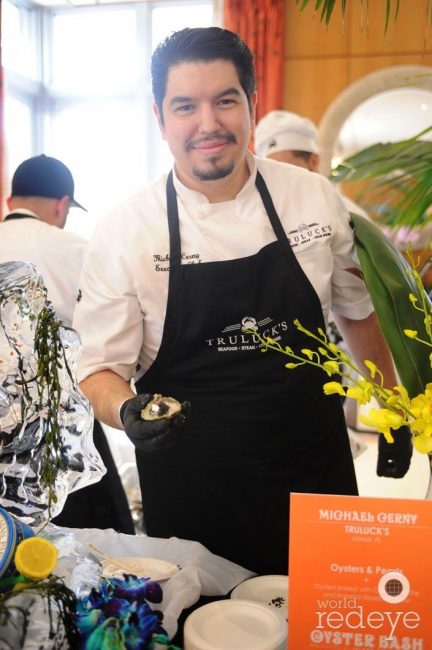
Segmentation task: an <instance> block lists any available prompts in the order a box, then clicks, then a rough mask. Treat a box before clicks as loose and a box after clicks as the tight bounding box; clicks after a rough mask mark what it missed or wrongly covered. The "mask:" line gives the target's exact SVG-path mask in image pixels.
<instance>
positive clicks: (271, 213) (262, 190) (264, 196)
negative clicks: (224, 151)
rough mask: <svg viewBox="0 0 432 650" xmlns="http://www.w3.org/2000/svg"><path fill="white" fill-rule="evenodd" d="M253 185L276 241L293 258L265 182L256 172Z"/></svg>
mask: <svg viewBox="0 0 432 650" xmlns="http://www.w3.org/2000/svg"><path fill="white" fill-rule="evenodd" d="M255 185H256V188H257V190H258V192H259V194H260V197H261V200H262V202H263V203H264V207H265V209H266V212H267V215H268V218H269V219H270V223H271V225H272V227H273V230H274V232H275V235H276V237H277V238H278V241H279V242H280V243H281V244H283V245H284V246H285V249H286V250H287V251H289V253H288V254H289V255H290V256H291V257H295V255H294V253H293V251H292V248H291V244H290V243H289V239H288V237H287V235H286V232H285V230H284V228H283V226H282V224H281V222H280V219H279V216H278V213H277V212H276V208H275V207H274V203H273V199H272V197H271V196H270V192H269V191H268V187H267V185H266V183H265V180H264V179H263V177H262V176H261V174H260V172H259V171H258V170H257V175H256V179H255Z"/></svg>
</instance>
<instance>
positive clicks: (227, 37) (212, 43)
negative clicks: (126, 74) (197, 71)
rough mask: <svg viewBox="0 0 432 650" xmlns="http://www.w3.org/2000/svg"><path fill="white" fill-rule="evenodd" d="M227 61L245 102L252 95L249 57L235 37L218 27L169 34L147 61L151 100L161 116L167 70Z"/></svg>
mask: <svg viewBox="0 0 432 650" xmlns="http://www.w3.org/2000/svg"><path fill="white" fill-rule="evenodd" d="M216 59H225V60H226V61H231V62H232V63H233V64H234V65H235V67H236V70H237V74H238V76H239V81H240V84H241V87H242V88H243V90H244V91H245V93H246V96H247V98H248V101H249V103H250V99H251V96H252V93H253V92H254V91H255V69H254V63H253V55H252V52H251V51H250V49H249V48H248V46H247V45H246V43H245V42H244V41H242V40H241V39H240V37H239V36H238V34H235V33H234V32H230V31H229V30H228V29H221V28H220V27H195V28H190V27H186V28H185V29H181V30H180V31H178V32H173V34H171V35H170V36H168V37H167V38H166V39H165V40H164V41H162V42H161V43H159V45H158V46H157V48H156V49H155V51H154V52H153V55H152V59H151V77H152V89H153V96H154V100H155V102H156V104H157V106H158V108H159V111H160V113H161V115H162V102H163V99H164V97H165V93H166V84H167V77H168V71H169V68H170V67H171V66H173V65H176V64H178V63H183V62H194V61H214V60H216Z"/></svg>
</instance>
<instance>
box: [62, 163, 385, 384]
mask: <svg viewBox="0 0 432 650" xmlns="http://www.w3.org/2000/svg"><path fill="white" fill-rule="evenodd" d="M247 160H248V165H249V168H250V171H251V175H250V177H249V179H248V181H247V182H246V184H245V185H244V186H243V188H242V189H241V191H240V192H239V194H238V195H237V197H236V199H235V200H232V201H226V202H222V203H209V201H208V199H207V198H206V197H205V196H203V195H202V194H200V193H198V192H195V191H193V190H190V189H188V188H187V187H185V186H184V185H182V183H181V182H180V181H179V179H178V178H176V177H175V175H174V184H175V188H176V191H177V194H178V209H179V220H180V236H181V246H182V263H183V264H198V263H204V262H214V261H225V260H230V259H236V258H241V257H246V256H249V255H254V254H255V253H257V252H258V251H259V250H260V249H261V248H263V247H264V246H266V245H267V244H269V243H271V242H272V241H275V239H276V236H275V234H274V232H273V229H272V226H271V224H270V221H269V218H268V216H267V214H266V211H265V209H264V205H263V203H262V201H261V199H260V196H259V193H258V191H257V190H256V187H255V177H256V170H257V167H258V169H259V171H260V173H261V174H262V176H263V177H264V180H265V182H266V184H267V187H268V189H269V191H270V194H271V196H272V199H273V202H274V205H275V208H276V211H277V213H278V215H279V218H280V220H281V222H282V225H283V226H284V228H285V231H286V233H287V236H288V238H289V240H290V243H291V246H292V248H293V251H294V253H295V255H296V256H297V258H298V260H299V262H300V264H301V266H302V268H303V270H304V272H305V273H306V275H307V276H308V278H309V280H310V281H311V283H312V285H313V287H314V288H315V290H316V292H317V294H318V296H319V299H320V301H321V305H322V309H323V313H324V317H325V318H327V317H328V314H329V310H330V308H331V309H332V310H333V311H334V312H336V313H339V314H341V315H344V316H347V317H349V318H353V319H362V318H366V317H367V316H368V315H369V314H370V313H371V312H372V311H373V307H372V304H371V301H370V298H369V294H368V292H367V289H366V287H365V285H364V283H363V281H362V280H360V279H359V278H357V277H356V276H354V274H352V273H350V272H348V271H346V270H345V269H348V268H353V267H355V268H359V264H358V261H357V260H356V256H355V249H354V244H353V235H352V231H351V228H350V226H349V219H348V213H347V211H346V209H345V207H344V205H343V203H342V201H341V200H340V198H339V197H338V195H337V192H336V191H335V189H334V188H333V187H332V185H331V183H330V182H329V181H328V180H327V179H326V178H324V177H323V176H321V175H320V174H311V173H310V172H309V171H308V170H305V169H302V168H300V167H294V166H291V165H286V164H283V163H279V162H276V161H273V160H268V159H262V158H256V157H254V156H252V155H251V154H249V153H248V154H247ZM165 186H166V176H163V177H162V178H160V179H159V180H157V181H156V182H154V183H153V184H151V185H150V186H148V187H147V188H146V189H144V190H143V191H141V192H139V193H137V194H136V195H135V196H134V197H132V198H131V199H130V200H128V201H127V202H125V203H124V204H123V205H121V206H120V207H119V208H117V209H115V210H114V211H113V212H112V213H111V214H109V215H108V216H107V217H106V218H105V219H103V220H102V222H100V223H99V225H98V226H97V228H96V230H95V232H94V235H93V238H92V240H91V242H90V246H89V251H88V255H87V258H86V262H85V264H84V268H83V273H82V276H81V284H80V289H81V291H82V299H81V302H80V303H78V305H77V308H76V311H75V318H74V327H75V328H76V329H78V331H79V332H80V333H81V336H82V342H83V351H82V355H81V360H80V368H79V371H78V378H79V380H80V381H81V380H82V379H84V378H85V377H87V376H88V375H90V374H93V373H95V372H97V371H100V370H104V369H110V370H112V371H114V372H116V373H117V374H119V375H120V376H122V377H123V378H124V379H126V380H127V381H129V380H130V379H131V378H132V377H134V375H135V372H136V366H137V364H139V366H140V371H139V373H138V375H137V376H136V377H135V378H137V377H139V376H141V375H142V374H143V372H144V371H145V370H146V369H148V368H149V366H150V365H151V363H152V361H153V360H154V359H155V358H156V355H157V352H158V349H159V346H160V343H161V339H162V333H163V326H164V318H165V311H166V304H167V295H168V276H169V273H168V269H169V235H168V223H167V217H166V213H167V211H166V194H165ZM274 281H275V282H277V281H278V279H277V278H275V279H274ZM199 308H200V307H199V305H197V309H199ZM293 327H294V325H293Z"/></svg>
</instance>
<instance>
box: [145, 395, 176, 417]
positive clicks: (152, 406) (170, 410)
mask: <svg viewBox="0 0 432 650" xmlns="http://www.w3.org/2000/svg"><path fill="white" fill-rule="evenodd" d="M181 409H182V407H181V404H180V402H178V401H177V400H176V399H174V397H163V396H162V395H158V394H155V395H153V399H151V400H150V402H148V403H147V404H146V407H145V408H143V410H142V411H141V418H142V419H143V420H170V419H171V418H174V417H175V416H176V415H178V414H179V413H180V412H181Z"/></svg>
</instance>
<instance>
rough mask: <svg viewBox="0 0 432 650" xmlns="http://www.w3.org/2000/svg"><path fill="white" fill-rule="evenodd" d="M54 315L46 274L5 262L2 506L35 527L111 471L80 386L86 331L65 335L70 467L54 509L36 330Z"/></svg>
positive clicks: (0, 331) (64, 422) (0, 286)
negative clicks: (47, 481) (45, 467)
mask: <svg viewBox="0 0 432 650" xmlns="http://www.w3.org/2000/svg"><path fill="white" fill-rule="evenodd" d="M44 309H50V310H53V307H52V305H51V303H50V302H49V300H48V297H47V290H46V287H45V285H44V282H43V279H42V276H41V275H40V274H39V273H38V272H37V271H36V269H35V267H34V266H33V265H32V264H27V263H24V262H7V263H4V264H0V506H1V507H2V508H5V509H6V510H8V511H9V512H10V513H12V514H14V515H16V516H17V517H19V518H20V519H21V520H22V521H24V522H25V523H27V524H30V525H32V526H36V527H39V526H42V525H44V524H45V523H46V522H47V521H48V520H49V519H51V518H53V517H55V516H56V515H58V514H59V513H60V512H61V510H62V508H63V506H64V503H65V501H66V498H67V496H68V494H69V493H70V492H73V491H75V490H78V489H80V488H82V487H85V486H87V485H91V484H92V483H96V482H97V481H99V480H100V479H101V478H102V476H103V475H104V474H105V472H106V469H105V466H104V464H103V462H102V459H101V457H100V455H99V452H98V451H97V449H96V447H95V446H94V443H93V436H92V430H93V411H92V408H91V406H90V403H89V401H88V400H87V398H86V397H85V396H84V394H83V393H82V392H81V391H80V389H79V388H78V385H77V383H76V379H75V378H76V367H77V362H78V358H79V354H80V350H81V341H80V337H79V335H78V333H77V332H76V331H75V330H73V329H71V328H66V327H63V326H61V327H60V330H59V333H60V339H61V343H62V345H63V348H64V351H65V357H66V360H67V364H68V366H69V369H70V374H69V372H68V370H67V368H66V367H65V364H63V367H61V368H59V369H58V372H59V381H60V385H61V397H60V405H59V409H58V421H59V423H60V427H61V437H62V447H61V454H62V458H63V460H64V463H65V469H62V470H60V471H59V472H58V474H57V477H56V481H55V493H56V496H57V501H56V502H55V503H53V504H51V509H49V507H48V504H49V495H48V489H47V488H46V487H45V486H43V485H42V484H41V476H40V470H41V465H42V461H43V458H44V456H45V453H46V443H45V436H44V424H45V421H46V413H47V404H48V399H49V395H48V394H47V393H48V391H47V390H46V389H45V390H44V392H43V394H42V400H40V396H39V388H40V387H39V386H38V382H36V381H30V382H29V383H26V386H27V388H28V395H29V396H30V398H29V397H28V395H27V396H26V395H25V394H24V391H23V387H22V386H23V384H22V382H23V380H24V381H25V382H28V381H29V380H31V379H32V378H33V377H34V376H35V373H36V369H37V364H38V358H37V353H36V351H35V330H36V324H37V319H38V316H39V314H40V313H41V312H42V310H44Z"/></svg>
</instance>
